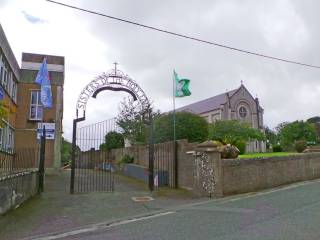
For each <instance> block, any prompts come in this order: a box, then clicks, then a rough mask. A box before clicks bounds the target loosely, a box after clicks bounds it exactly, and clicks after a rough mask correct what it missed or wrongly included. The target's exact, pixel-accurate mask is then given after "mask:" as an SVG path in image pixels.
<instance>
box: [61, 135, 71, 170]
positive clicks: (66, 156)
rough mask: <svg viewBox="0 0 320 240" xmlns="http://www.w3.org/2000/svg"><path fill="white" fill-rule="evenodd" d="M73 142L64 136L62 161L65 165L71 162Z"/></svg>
mask: <svg viewBox="0 0 320 240" xmlns="http://www.w3.org/2000/svg"><path fill="white" fill-rule="evenodd" d="M71 152H72V143H71V142H68V141H67V140H66V139H64V138H62V142H61V162H62V164H63V166H66V165H68V164H70V163H71Z"/></svg>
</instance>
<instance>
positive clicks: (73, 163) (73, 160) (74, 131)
mask: <svg viewBox="0 0 320 240" xmlns="http://www.w3.org/2000/svg"><path fill="white" fill-rule="evenodd" d="M84 120H85V113H84V116H83V117H82V118H76V119H73V128H72V151H71V179H70V193H71V194H73V193H74V175H75V168H76V147H77V145H76V141H77V123H78V122H81V121H84Z"/></svg>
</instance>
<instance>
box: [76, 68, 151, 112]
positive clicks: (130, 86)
mask: <svg viewBox="0 0 320 240" xmlns="http://www.w3.org/2000/svg"><path fill="white" fill-rule="evenodd" d="M116 66H117V64H116V63H115V68H114V69H112V70H111V71H109V72H107V73H102V74H101V75H100V76H98V77H96V78H95V79H94V80H92V81H91V82H90V83H89V84H88V85H87V86H86V87H85V88H84V89H83V90H82V91H81V93H80V96H79V97H78V101H77V107H76V109H77V112H76V116H77V118H79V117H80V118H81V117H85V112H86V106H87V102H88V100H89V98H90V97H93V98H96V97H97V95H98V94H99V93H100V92H102V91H104V90H111V91H124V92H127V93H129V94H130V95H131V96H132V97H133V99H134V100H135V101H136V100H138V101H139V102H140V104H141V106H142V109H145V110H147V109H149V107H150V103H149V100H148V98H147V96H146V94H145V93H144V91H143V90H142V88H141V87H140V86H139V85H138V84H137V83H136V82H135V81H134V80H133V79H131V78H130V77H129V76H128V75H126V74H124V73H123V72H122V71H120V70H118V69H117V67H116ZM80 114H81V115H80Z"/></svg>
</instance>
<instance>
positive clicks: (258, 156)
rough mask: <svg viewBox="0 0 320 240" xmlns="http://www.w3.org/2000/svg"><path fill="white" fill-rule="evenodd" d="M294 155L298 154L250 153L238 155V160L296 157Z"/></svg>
mask: <svg viewBox="0 0 320 240" xmlns="http://www.w3.org/2000/svg"><path fill="white" fill-rule="evenodd" d="M296 154H299V153H296V152H268V153H250V154H242V155H239V158H262V157H281V156H289V155H296Z"/></svg>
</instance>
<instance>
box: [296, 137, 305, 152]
mask: <svg viewBox="0 0 320 240" xmlns="http://www.w3.org/2000/svg"><path fill="white" fill-rule="evenodd" d="M294 148H295V149H296V151H297V152H298V153H302V152H303V150H305V149H306V148H307V143H306V141H304V140H300V141H296V142H295V144H294Z"/></svg>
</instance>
